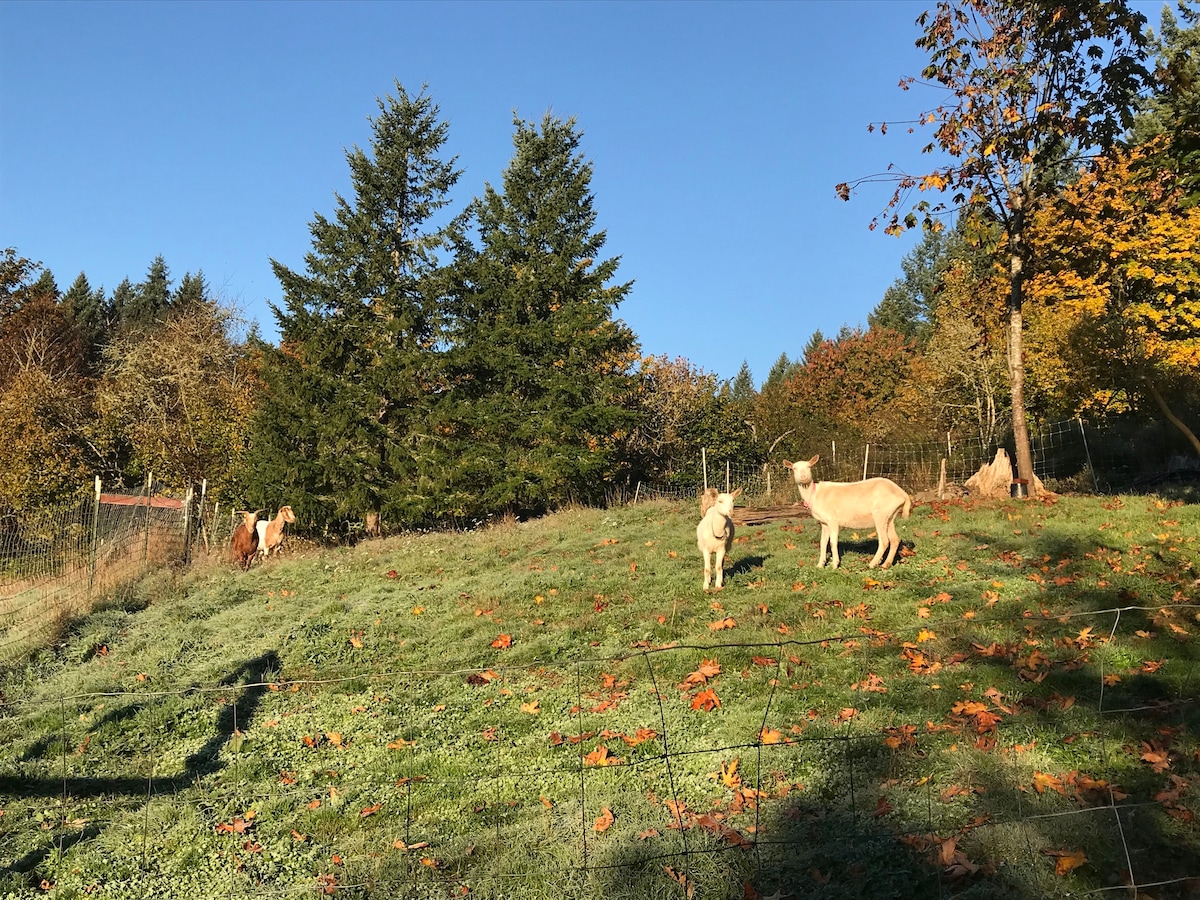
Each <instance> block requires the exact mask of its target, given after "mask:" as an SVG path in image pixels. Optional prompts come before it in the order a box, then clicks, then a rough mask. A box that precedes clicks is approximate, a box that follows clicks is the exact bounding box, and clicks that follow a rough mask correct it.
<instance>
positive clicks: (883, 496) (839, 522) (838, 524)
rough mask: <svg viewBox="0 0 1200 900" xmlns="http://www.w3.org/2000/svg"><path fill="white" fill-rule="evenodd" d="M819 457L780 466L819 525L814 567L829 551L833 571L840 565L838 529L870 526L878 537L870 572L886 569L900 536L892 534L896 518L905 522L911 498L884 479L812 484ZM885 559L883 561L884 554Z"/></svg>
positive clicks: (822, 560)
mask: <svg viewBox="0 0 1200 900" xmlns="http://www.w3.org/2000/svg"><path fill="white" fill-rule="evenodd" d="M820 458H821V457H820V456H814V457H813V458H812V459H810V460H809V461H808V462H798V463H791V462H788V461H787V460H786V459H785V460H784V461H783V464H784V465H785V466H787V467H788V468H789V469H791V470H792V477H793V478H795V479H796V486H797V487H798V488H799V489H800V499H802V500H803V501H804V505H805V506H807V507H808V508H809V510H811V511H812V517H813V518H814V519H816V520H817V521H818V522H820V523H821V553H820V556H819V558H818V560H817V567H818V568H820V567H821V566H824V565H825V551H826V548H829V550H830V552H831V554H832V556H833V567H834V568H835V569H836V568H837V567H838V563H839V562H840V557H839V556H838V529H840V528H868V527H871V526H874V528H875V533H876V534H877V535H878V536H879V549H878V550H876V551H875V558H874V559H872V560H871V565H870V568H872V569H873V568H875V567H876V566H877V565H879V563H880V560H883V568H885V569H886V568H888V567H889V566H890V565H891V564H892V560H894V559H895V558H896V551H897V550H899V549H900V535H898V534H897V533H896V516H897V515H899V514H901V513H903V514H904V518H906V519H907V518H908V514H909V512H911V511H912V498H911V497H910V496H908V493H907V492H906V491H905V490H904V489H903V488H902V487H900V485H898V484H896V482H894V481H892V480H890V479H888V478H868V479H867V480H866V481H852V482H839V481H822V482H820V483H819V484H818V483H816V482H814V481H813V474H812V467H813V466H815V465H816V464H817V460H819V459H820ZM885 548H886V550H887V559H884V556H883V554H884V550H885Z"/></svg>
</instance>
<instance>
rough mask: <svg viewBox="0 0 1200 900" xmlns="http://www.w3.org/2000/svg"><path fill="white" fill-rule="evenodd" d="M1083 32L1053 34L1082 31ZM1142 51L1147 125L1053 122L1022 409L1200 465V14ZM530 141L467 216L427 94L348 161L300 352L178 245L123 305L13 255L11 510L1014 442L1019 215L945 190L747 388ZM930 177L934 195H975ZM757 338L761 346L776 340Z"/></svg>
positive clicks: (561, 154) (405, 487) (399, 90)
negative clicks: (610, 253) (1104, 134)
mask: <svg viewBox="0 0 1200 900" xmlns="http://www.w3.org/2000/svg"><path fill="white" fill-rule="evenodd" d="M959 6H961V7H963V8H967V9H975V10H976V11H977V12H978V11H979V10H984V11H985V12H986V11H988V10H990V9H991V8H997V9H999V8H1005V9H1010V7H1009V6H1008V5H1007V4H989V3H983V2H976V3H970V2H967V3H962V4H959ZM1015 6H1016V7H1021V6H1022V5H1021V4H1016V5H1015ZM1024 6H1025V8H1026V9H1027V10H1028V12H1027V13H1021V15H1025V16H1026V17H1027V18H1028V17H1033V18H1036V16H1037V15H1039V11H1044V10H1042V5H1040V4H1032V5H1030V4H1025V5H1024ZM1083 6H1086V7H1087V8H1088V11H1090V12H1091V13H1095V14H1096V15H1097V16H1099V14H1100V13H1108V12H1111V11H1113V10H1117V11H1121V10H1124V4H1121V3H1094V4H1084V5H1083ZM1092 7H1095V9H1092ZM946 8H947V9H949V6H948V5H947V6H946ZM1049 8H1050V7H1047V9H1049ZM1081 8H1082V7H1081ZM1126 12H1127V11H1126ZM1039 21H1040V20H1039ZM1082 22H1084V20H1083V19H1079V20H1072V21H1070V22H1066V23H1063V22H1060V21H1059V19H1057V18H1053V21H1050V22H1049V24H1046V23H1041V24H1040V25H1038V22H1035V23H1034V24H1035V25H1038V27H1045V28H1047V29H1051V30H1055V29H1056V30H1055V31H1054V33H1055V34H1056V35H1058V36H1063V35H1065V36H1066V37H1069V38H1072V39H1076V38H1079V37H1080V34H1081V33H1082V32H1081V29H1082V27H1083V26H1082V24H1081V23H1082ZM930 27H931V28H932V27H933V26H930ZM947 27H949V26H947ZM1072 29H1074V30H1072ZM931 33H932V32H931ZM1129 40H1130V46H1132V47H1136V48H1139V53H1140V58H1144V60H1145V62H1146V66H1145V68H1144V70H1139V71H1140V72H1142V75H1140V76H1139V78H1140V90H1139V91H1138V92H1137V93H1136V95H1131V96H1130V97H1129V98H1128V107H1127V108H1124V109H1107V110H1101V111H1097V110H1094V109H1093V110H1091V111H1090V112H1089V113H1088V114H1089V115H1093V116H1094V115H1098V114H1099V113H1103V114H1105V115H1107V116H1108V117H1109V119H1111V120H1113V121H1120V122H1126V123H1127V125H1126V127H1123V128H1122V129H1121V131H1120V133H1119V134H1115V135H1113V139H1112V140H1111V141H1108V142H1106V143H1105V145H1104V146H1103V148H1102V150H1101V151H1099V152H1095V153H1082V152H1077V151H1078V150H1079V148H1078V147H1076V146H1073V145H1072V144H1071V143H1070V142H1067V141H1065V140H1064V139H1063V136H1062V134H1061V133H1056V134H1042V135H1038V134H1037V133H1036V129H1035V130H1034V131H1033V132H1032V133H1033V134H1034V136H1035V137H1037V138H1038V141H1037V147H1038V151H1037V152H1038V153H1039V154H1042V156H1041V157H1039V160H1040V161H1042V164H1041V165H1040V166H1039V168H1038V169H1037V183H1036V185H1034V187H1035V188H1036V189H1033V188H1031V190H1030V192H1029V194H1028V198H1029V200H1030V205H1029V206H1028V208H1024V209H1023V211H1022V220H1021V221H1022V230H1021V231H1020V232H1019V236H1020V238H1021V241H1022V246H1021V254H1022V259H1023V260H1024V261H1025V264H1026V267H1027V268H1026V270H1025V272H1024V275H1023V282H1022V287H1023V292H1024V293H1023V305H1022V307H1021V312H1022V314H1023V323H1022V330H1021V336H1022V338H1023V341H1024V344H1023V349H1022V352H1021V354H1020V356H1021V360H1022V365H1023V370H1022V372H1021V374H1022V378H1023V383H1022V385H1021V387H1022V396H1021V404H1022V406H1023V408H1024V410H1025V412H1026V414H1027V415H1028V417H1029V420H1030V421H1031V422H1034V423H1037V422H1050V421H1056V420H1060V419H1064V418H1069V417H1072V416H1076V415H1080V416H1083V417H1085V418H1087V419H1088V420H1089V421H1090V422H1092V423H1094V424H1104V425H1108V426H1111V427H1117V428H1123V429H1127V430H1128V431H1129V432H1130V433H1131V434H1132V433H1136V432H1137V430H1138V429H1139V428H1140V427H1142V426H1144V425H1145V424H1146V423H1149V422H1152V421H1157V422H1162V421H1166V422H1168V423H1170V425H1171V426H1172V429H1173V433H1175V434H1177V435H1178V440H1179V444H1180V447H1181V448H1183V449H1184V450H1185V451H1187V452H1190V453H1192V454H1194V455H1195V456H1197V457H1200V441H1197V438H1196V436H1195V429H1196V423H1197V415H1198V414H1200V390H1198V388H1200V203H1198V201H1200V82H1198V81H1197V75H1198V73H1200V26H1198V21H1197V12H1196V8H1195V5H1194V4H1181V5H1180V18H1179V19H1176V18H1175V17H1174V16H1172V15H1171V14H1169V13H1166V14H1164V18H1163V22H1162V24H1161V28H1160V29H1159V30H1158V32H1157V33H1156V34H1151V35H1143V34H1141V33H1140V32H1138V33H1136V34H1133V33H1131V35H1130V36H1129ZM950 45H952V46H953V45H954V44H953V42H950ZM1072 46H1076V45H1075V44H1072ZM1143 48H1144V49H1143ZM938 52H942V51H938V50H937V49H936V48H933V47H931V53H932V54H933V55H934V57H935V62H936V59H937V53H938ZM932 68H933V64H931V73H932ZM1096 69H1097V71H1098V70H1099V67H1098V66H1097V67H1096ZM1130 71H1132V70H1130ZM1127 74H1128V73H1127ZM1014 115H1015V114H1014ZM1031 121H1032V122H1033V125H1036V124H1037V123H1036V116H1035V117H1034V119H1032V120H1031ZM1030 127H1033V126H1030ZM1027 131H1028V129H1027ZM938 135H939V137H938V140H939V141H942V142H943V146H946V144H945V141H946V140H949V139H950V137H951V135H950V134H949V132H948V131H946V130H945V129H944V128H940V129H939V131H938ZM986 137H987V136H986V135H984V138H985V139H986ZM512 140H513V155H512V158H511V161H510V163H509V165H508V167H507V168H506V169H505V170H504V171H503V173H501V177H500V180H499V182H498V183H497V184H496V185H492V184H491V183H485V185H484V187H483V190H482V191H481V192H480V193H479V195H478V196H476V197H475V199H474V200H473V201H472V202H471V203H469V204H468V205H467V206H466V208H464V209H455V208H452V206H451V203H450V200H449V194H450V191H451V189H452V188H453V187H454V186H455V185H456V184H457V182H458V181H459V179H460V178H461V177H462V175H463V172H462V171H460V170H459V169H457V168H456V164H455V156H454V155H453V153H452V149H451V148H452V145H451V143H450V133H449V127H448V124H447V122H446V120H445V119H443V118H442V115H441V111H440V109H439V107H438V105H437V104H436V103H435V102H434V100H433V98H432V97H431V96H430V95H429V93H428V91H427V90H426V89H422V90H421V91H420V92H419V93H417V94H411V93H410V92H408V91H407V90H406V89H405V88H404V87H403V86H402V85H401V84H399V83H397V84H396V85H395V91H394V93H392V94H389V95H385V96H384V97H382V98H380V99H379V100H378V114H377V115H376V116H375V117H374V118H373V119H372V139H371V142H370V146H369V147H368V148H365V149H361V148H357V147H354V148H352V149H351V150H350V151H348V153H347V163H348V165H349V169H350V173H351V182H352V188H353V190H352V194H351V195H350V196H348V197H345V198H343V197H341V196H338V195H335V197H334V208H333V211H332V212H331V213H330V214H329V215H328V216H325V215H321V214H317V215H315V216H314V219H313V220H312V222H311V223H310V232H311V235H312V245H311V248H310V251H309V253H308V254H307V256H306V257H305V266H304V270H303V271H294V270H292V269H289V268H287V267H285V266H283V265H281V264H279V263H274V269H275V273H276V276H277V277H278V279H279V282H280V286H281V293H282V298H281V300H280V302H279V303H278V304H277V305H274V306H273V313H274V316H275V319H276V324H277V326H278V332H279V335H280V337H279V340H278V341H277V342H271V341H266V340H264V339H263V338H262V337H261V335H260V334H259V332H258V330H257V328H256V327H254V326H251V325H248V323H246V322H245V321H244V320H243V319H242V318H241V317H240V315H239V312H238V311H237V310H236V309H234V308H232V307H231V306H230V305H229V304H227V303H226V302H225V301H224V300H223V299H222V298H221V297H219V296H217V295H215V294H214V293H213V291H212V289H211V287H210V285H209V284H208V283H207V281H206V280H205V278H204V275H203V273H202V272H197V273H186V274H185V275H184V276H183V277H182V278H181V279H180V280H179V281H178V283H176V282H175V281H174V280H173V278H172V275H171V272H170V270H169V268H168V265H167V261H166V260H164V259H163V258H161V257H159V258H156V259H155V260H153V261H152V262H151V263H150V265H149V268H148V270H147V272H146V273H145V277H144V279H143V280H141V281H139V282H134V281H132V280H130V279H126V280H125V281H123V282H122V283H121V284H119V285H117V286H116V288H114V289H113V290H112V291H111V292H109V291H106V290H105V289H104V288H103V287H102V286H93V285H92V284H91V283H90V282H89V280H88V278H87V276H86V273H82V272H81V273H79V274H78V276H77V277H76V278H75V279H74V281H73V282H71V283H70V285H69V286H68V287H66V288H65V289H63V287H62V286H61V285H60V283H59V282H58V281H57V280H56V277H55V275H54V274H53V273H51V272H50V271H48V270H46V269H45V268H43V267H42V266H41V265H40V264H39V263H37V262H36V261H35V260H33V259H30V258H27V257H25V256H23V255H22V253H21V252H20V251H19V250H18V249H17V248H8V249H7V250H5V251H4V254H3V257H2V258H0V422H3V423H4V429H5V440H4V441H3V442H0V516H2V517H8V518H9V519H16V520H19V518H20V517H21V516H22V514H23V513H24V512H25V511H28V510H34V509H38V508H40V507H43V506H45V505H48V504H51V503H55V502H58V501H61V500H63V499H66V498H69V497H71V496H74V495H77V494H79V493H80V492H86V491H89V490H91V485H92V479H93V476H95V475H100V476H101V477H102V478H103V479H104V481H105V483H106V484H111V483H114V482H124V483H126V484H129V485H139V484H141V483H143V482H144V480H145V478H146V476H147V475H148V474H149V473H153V475H154V477H155V478H156V479H157V480H159V481H162V482H164V483H168V484H183V483H198V482H199V481H201V480H202V479H207V482H208V485H209V492H210V495H212V496H216V497H220V498H222V499H223V502H225V503H227V504H229V505H232V506H235V507H244V508H253V507H261V508H264V509H268V508H275V507H278V506H279V505H281V504H284V503H288V504H290V505H291V506H292V507H293V508H294V509H295V510H296V512H297V515H298V516H299V517H300V519H301V522H302V523H304V525H305V530H309V531H313V532H316V533H321V532H324V533H327V534H336V533H338V532H339V531H340V530H341V529H342V528H343V527H344V526H345V525H346V523H349V522H363V521H366V522H368V523H374V524H381V525H382V527H384V528H392V529H395V528H411V527H433V526H438V525H444V524H464V523H472V522H478V521H482V520H485V519H486V518H487V517H489V516H501V515H507V514H516V515H536V514H540V513H542V512H545V511H547V510H551V509H555V508H558V507H561V506H563V505H565V504H568V503H573V502H581V503H588V504H603V503H606V502H609V501H611V500H613V499H614V498H619V497H622V496H628V495H629V494H631V493H632V488H633V485H635V484H636V483H637V482H639V481H643V482H650V483H671V482H672V481H679V480H681V479H686V480H688V481H691V480H692V479H694V476H695V472H696V469H697V465H698V460H699V457H700V452H701V448H705V449H706V450H707V452H708V454H709V456H710V458H714V459H738V460H742V461H744V462H747V463H755V462H763V461H766V460H767V459H772V460H776V459H779V458H782V457H784V456H788V457H789V458H795V457H797V456H799V455H802V454H806V453H808V452H811V451H810V449H809V448H811V447H813V446H814V445H816V444H818V443H827V442H828V441H829V440H831V439H832V440H841V441H846V442H854V441H868V442H901V441H903V442H914V441H931V442H932V441H938V440H941V439H942V438H943V436H944V435H945V434H946V433H947V432H952V433H955V434H958V435H963V436H969V437H971V438H976V437H977V438H978V439H979V440H980V441H982V442H984V443H988V442H995V441H1003V440H1005V439H1007V437H1008V436H1009V435H1010V434H1011V430H1012V422H1013V417H1012V412H1013V391H1012V386H1013V376H1012V372H1013V370H1012V368H1011V365H1010V363H1011V360H1010V358H1009V349H1010V346H1011V341H1012V334H1011V303H1012V300H1011V291H1012V284H1013V278H1012V272H1011V260H1012V258H1014V255H1015V252H1014V250H1013V246H1012V244H1013V235H1014V233H1013V232H1012V231H1011V229H1010V228H1008V227H1007V225H1006V223H1005V222H1004V221H1003V217H1002V216H998V215H996V213H995V210H994V209H993V208H989V207H988V206H987V205H986V204H972V203H970V202H966V201H964V202H959V203H952V204H949V205H948V206H947V207H946V208H945V209H944V210H942V213H943V214H942V215H941V216H940V217H933V216H931V215H929V212H930V209H931V208H930V207H929V206H928V204H926V203H924V201H922V202H921V203H918V204H917V211H918V212H920V213H923V214H924V219H925V221H924V224H925V225H926V226H927V227H926V230H925V232H924V234H923V238H922V240H921V242H920V244H919V245H918V246H917V247H916V248H915V249H914V250H913V252H912V253H911V254H910V255H909V256H908V257H906V258H905V260H904V262H903V265H902V272H901V273H900V275H899V277H898V278H897V279H896V281H895V283H894V284H893V285H892V286H891V287H890V288H889V289H888V290H887V291H886V292H885V294H884V296H883V297H882V298H881V299H880V301H879V303H878V304H877V305H876V307H875V308H874V310H873V311H872V313H871V314H870V315H869V316H868V320H867V323H866V325H865V327H855V326H850V325H847V326H845V327H844V328H843V329H842V330H841V331H840V332H839V333H838V334H837V335H833V336H826V335H822V334H821V333H819V332H817V333H814V334H813V335H812V336H811V338H810V339H809V341H808V342H807V344H806V345H805V346H804V347H798V348H796V350H795V351H794V352H785V353H784V354H782V355H781V356H780V358H779V360H778V361H777V362H776V364H775V365H774V366H773V367H772V369H771V371H770V372H769V373H767V374H766V377H765V379H764V380H763V381H762V382H761V384H756V379H755V376H754V373H751V372H750V371H749V369H748V367H746V366H743V367H742V369H741V371H739V372H738V373H736V375H735V376H734V377H732V378H723V377H721V376H720V375H718V374H717V373H710V372H705V371H703V370H702V369H701V368H699V367H698V366H695V365H693V364H692V363H691V362H690V361H689V360H687V359H686V358H683V357H679V358H676V359H669V358H664V357H644V356H642V355H641V353H640V350H639V346H638V341H637V336H636V335H635V334H634V333H633V332H632V331H631V330H630V328H629V327H628V326H627V325H626V324H625V323H624V322H623V321H622V320H621V319H620V318H619V317H618V316H617V311H618V308H619V305H620V303H621V302H622V301H623V300H624V299H625V298H626V297H627V296H628V295H629V293H630V291H631V290H632V289H633V283H634V282H633V278H632V276H636V273H631V277H630V278H629V280H623V279H624V278H625V273H621V274H620V275H619V274H618V269H619V261H618V260H617V259H615V258H611V257H608V258H606V257H605V256H604V247H605V243H606V235H605V233H604V231H603V230H600V229H598V228H597V225H596V222H597V214H596V198H595V197H594V195H593V193H592V191H591V175H592V167H591V163H590V161H589V160H588V159H587V158H586V157H585V156H584V155H583V153H582V152H581V149H580V145H581V131H580V129H579V127H578V125H577V123H576V122H575V120H573V119H570V118H567V119H563V118H558V117H555V116H553V115H549V114H548V115H546V116H545V117H543V118H542V119H541V120H538V121H524V120H521V119H514V123H513V138H512ZM993 143H994V141H993ZM985 149H986V148H985ZM1043 157H1044V159H1043ZM1045 160H1052V161H1053V163H1054V164H1053V165H1049V164H1046V163H1045ZM932 174H933V175H934V176H936V177H935V178H934V179H933V180H932V181H930V180H928V179H929V178H930V176H926V180H925V181H922V182H920V183H919V184H917V185H916V187H917V189H918V190H919V191H925V190H926V189H929V190H942V189H945V188H946V187H947V185H946V184H945V183H938V181H939V179H940V180H941V181H943V182H944V181H946V180H947V179H946V178H944V177H943V176H941V175H938V174H937V173H932ZM951 187H952V188H953V186H952V185H951ZM968 200H969V198H968ZM1006 208H1008V207H1006ZM895 221H896V220H893V224H894V223H895ZM910 224H911V223H910ZM22 249H23V250H25V251H28V250H29V248H22ZM64 283H65V282H64ZM662 302H666V301H662ZM738 324H739V327H738V328H737V329H736V334H737V339H739V340H745V341H747V342H752V341H759V340H763V339H764V338H763V336H762V335H760V334H758V333H756V329H755V325H754V323H738Z"/></svg>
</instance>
